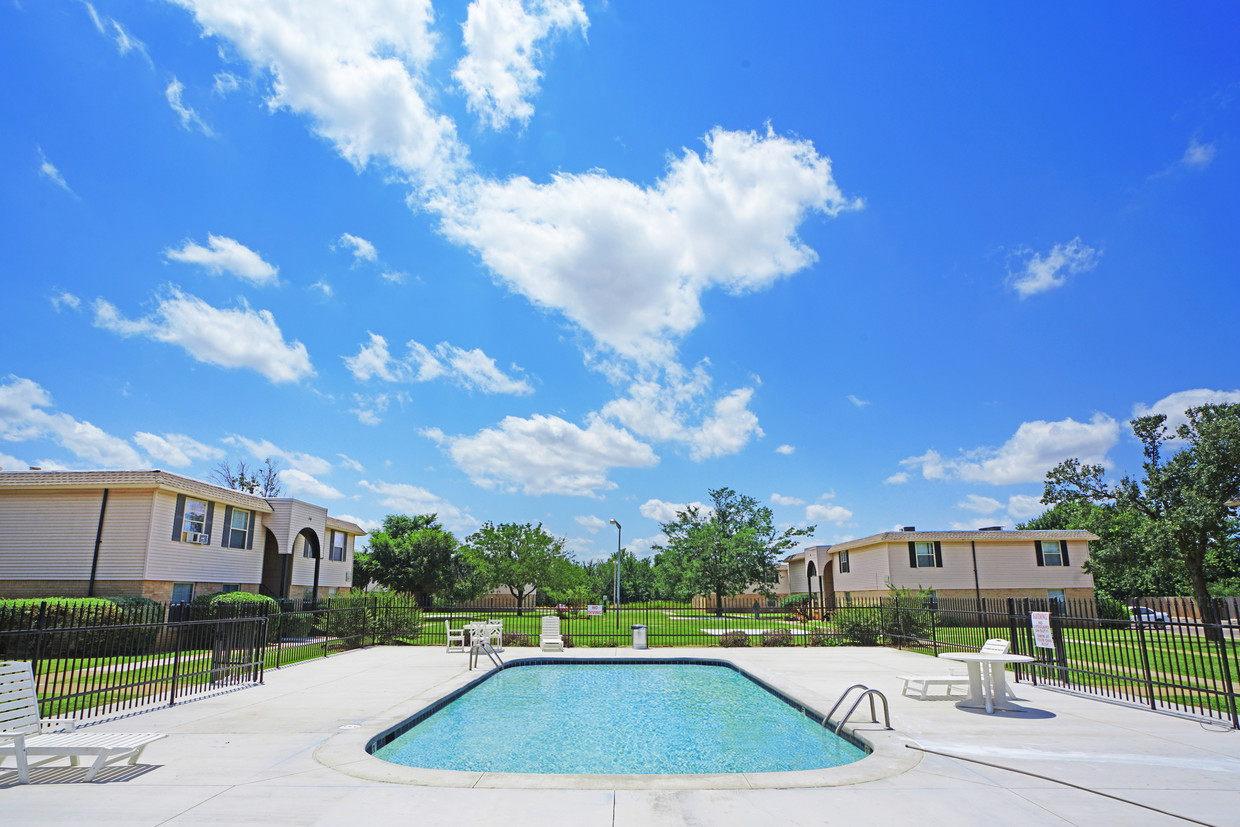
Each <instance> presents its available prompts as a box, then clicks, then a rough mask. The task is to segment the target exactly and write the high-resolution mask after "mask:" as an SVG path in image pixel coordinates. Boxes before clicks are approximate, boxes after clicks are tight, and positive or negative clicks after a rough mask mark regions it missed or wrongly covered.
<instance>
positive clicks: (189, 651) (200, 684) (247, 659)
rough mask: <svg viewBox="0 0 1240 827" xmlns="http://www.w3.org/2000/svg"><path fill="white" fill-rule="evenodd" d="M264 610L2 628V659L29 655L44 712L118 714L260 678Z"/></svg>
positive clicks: (52, 714)
mask: <svg viewBox="0 0 1240 827" xmlns="http://www.w3.org/2000/svg"><path fill="white" fill-rule="evenodd" d="M266 637H267V619H266V618H265V617H258V618H254V617H248V618H223V619H218V620H192V621H183V622H174V623H164V622H162V621H161V622H156V623H125V624H117V625H107V626H97V625H92V626H46V625H45V626H44V627H43V628H39V627H38V626H34V627H33V628H26V629H9V630H5V631H0V659H3V660H28V661H30V662H31V665H32V667H33V669H34V676H35V685H36V688H37V691H38V696H39V711H40V713H41V714H42V715H43V717H45V718H79V719H80V718H86V717H97V716H101V715H112V714H116V713H119V712H124V711H127V710H132V709H136V708H140V707H147V706H150V705H153V704H154V705H163V704H169V705H171V704H175V703H177V702H178V701H181V700H184V699H186V698H189V697H193V696H200V695H203V694H208V693H212V692H217V691H219V690H221V689H226V688H231V687H236V686H242V685H246V684H252V683H262V680H263V669H264V665H265V663H264V661H265V658H264V650H265V647H266Z"/></svg>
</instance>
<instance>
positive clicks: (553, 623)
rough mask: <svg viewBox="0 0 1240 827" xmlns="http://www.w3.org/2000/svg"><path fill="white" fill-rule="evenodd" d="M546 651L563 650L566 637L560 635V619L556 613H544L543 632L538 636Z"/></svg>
mask: <svg viewBox="0 0 1240 827" xmlns="http://www.w3.org/2000/svg"><path fill="white" fill-rule="evenodd" d="M538 642H539V645H540V646H541V648H542V650H543V651H544V652H563V651H564V638H562V637H560V619H559V618H558V617H556V616H555V615H543V619H542V634H541V635H539V637H538Z"/></svg>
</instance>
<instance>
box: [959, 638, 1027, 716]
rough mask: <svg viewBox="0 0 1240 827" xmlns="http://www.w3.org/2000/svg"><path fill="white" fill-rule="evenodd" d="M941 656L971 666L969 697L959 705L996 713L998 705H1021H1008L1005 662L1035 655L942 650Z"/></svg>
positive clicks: (1008, 707)
mask: <svg viewBox="0 0 1240 827" xmlns="http://www.w3.org/2000/svg"><path fill="white" fill-rule="evenodd" d="M939 657H941V658H943V659H944V660H954V661H959V662H961V663H963V664H965V665H966V666H967V667H968V668H969V697H967V698H965V699H964V700H963V701H961V702H960V703H958V704H956V705H957V706H965V707H969V708H973V709H985V710H986V711H987V712H988V713H994V711H995V710H996V709H1018V708H1019V707H1014V706H1008V705H1007V703H1006V701H1007V674H1006V671H1005V670H1004V668H1003V665H1004V664H1006V663H1033V662H1034V658H1031V657H1029V656H1028V655H1013V654H1008V653H1002V654H999V653H995V654H991V653H984V652H942V653H940V654H939ZM983 668H984V669H985V670H986V680H985V682H983V681H982V670H983Z"/></svg>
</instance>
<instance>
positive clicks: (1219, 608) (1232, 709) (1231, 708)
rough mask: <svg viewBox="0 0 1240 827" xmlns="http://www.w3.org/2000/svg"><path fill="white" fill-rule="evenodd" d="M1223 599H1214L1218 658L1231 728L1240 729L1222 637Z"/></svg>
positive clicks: (1226, 652)
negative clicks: (1221, 668)
mask: <svg viewBox="0 0 1240 827" xmlns="http://www.w3.org/2000/svg"><path fill="white" fill-rule="evenodd" d="M1223 611H1224V607H1223V601H1222V600H1221V599H1219V600H1216V601H1215V605H1214V619H1215V625H1216V626H1218V645H1217V647H1216V648H1217V649H1218V659H1219V662H1220V663H1221V664H1222V667H1223V670H1222V671H1223V691H1224V692H1226V693H1227V712H1228V713H1230V715H1231V728H1232V729H1240V715H1237V712H1236V693H1235V689H1234V687H1233V685H1232V682H1231V664H1230V663H1229V662H1228V651H1227V648H1228V647H1227V641H1226V639H1225V638H1224V637H1223Z"/></svg>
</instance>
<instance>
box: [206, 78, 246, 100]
mask: <svg viewBox="0 0 1240 827" xmlns="http://www.w3.org/2000/svg"><path fill="white" fill-rule="evenodd" d="M239 88H241V82H240V81H239V80H237V76H236V75H234V74H232V73H231V72H217V73H216V75H215V85H214V86H212V87H211V91H212V92H214V93H215V94H217V95H219V96H220V97H224V96H225V95H229V94H232V93H233V92H236V91H237V90H238V89H239Z"/></svg>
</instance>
